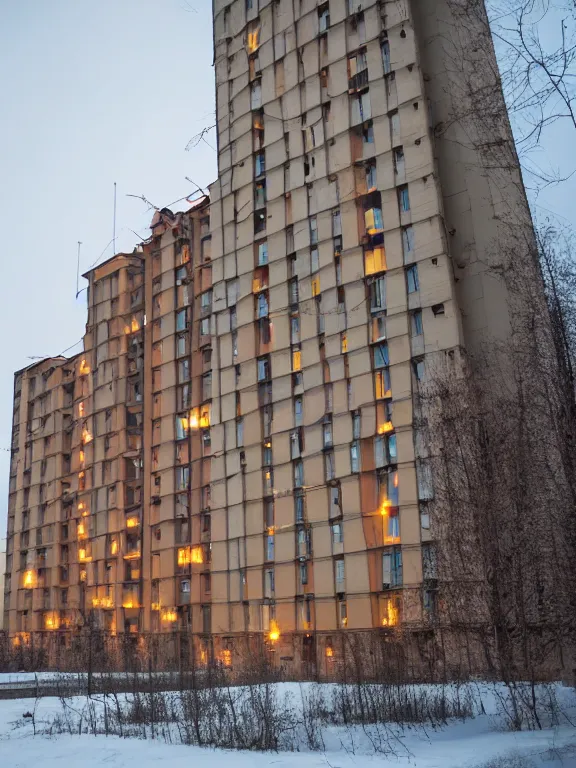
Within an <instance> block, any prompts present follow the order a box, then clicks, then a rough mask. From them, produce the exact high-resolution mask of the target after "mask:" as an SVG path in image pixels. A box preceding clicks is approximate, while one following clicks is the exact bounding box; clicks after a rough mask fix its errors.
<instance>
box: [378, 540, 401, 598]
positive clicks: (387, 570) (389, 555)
mask: <svg viewBox="0 0 576 768" xmlns="http://www.w3.org/2000/svg"><path fill="white" fill-rule="evenodd" d="M401 585H402V550H401V549H400V547H391V548H390V549H389V550H386V551H385V552H383V553H382V589H391V588H393V587H399V586H401Z"/></svg>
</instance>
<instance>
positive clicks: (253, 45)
mask: <svg viewBox="0 0 576 768" xmlns="http://www.w3.org/2000/svg"><path fill="white" fill-rule="evenodd" d="M259 45H260V24H259V23H258V22H252V24H250V25H249V26H248V31H247V33H246V49H247V51H248V53H254V51H255V50H257V48H258V47H259Z"/></svg>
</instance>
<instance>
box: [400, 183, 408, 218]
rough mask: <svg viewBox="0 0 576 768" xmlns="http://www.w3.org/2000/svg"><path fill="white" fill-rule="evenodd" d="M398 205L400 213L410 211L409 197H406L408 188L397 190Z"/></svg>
mask: <svg viewBox="0 0 576 768" xmlns="http://www.w3.org/2000/svg"><path fill="white" fill-rule="evenodd" d="M398 204H399V206H400V213H407V212H408V211H409V210H410V196H409V195H408V187H407V186H404V187H399V188H398Z"/></svg>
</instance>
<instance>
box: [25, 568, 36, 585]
mask: <svg viewBox="0 0 576 768" xmlns="http://www.w3.org/2000/svg"><path fill="white" fill-rule="evenodd" d="M35 581H36V574H35V573H34V571H25V572H24V586H25V587H33V586H34V583H35Z"/></svg>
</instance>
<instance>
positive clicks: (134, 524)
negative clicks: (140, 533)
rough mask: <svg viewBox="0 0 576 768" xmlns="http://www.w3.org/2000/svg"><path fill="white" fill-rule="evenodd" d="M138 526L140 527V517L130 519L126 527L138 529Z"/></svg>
mask: <svg viewBox="0 0 576 768" xmlns="http://www.w3.org/2000/svg"><path fill="white" fill-rule="evenodd" d="M138 525H140V518H139V517H135V516H133V517H129V518H127V520H126V527H127V528H136V527H137V526H138Z"/></svg>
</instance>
